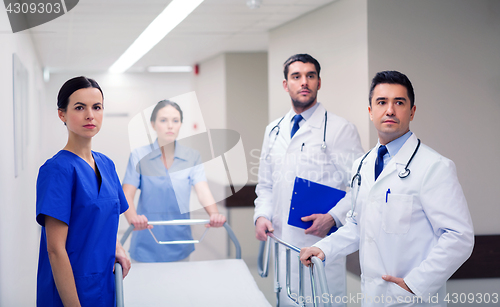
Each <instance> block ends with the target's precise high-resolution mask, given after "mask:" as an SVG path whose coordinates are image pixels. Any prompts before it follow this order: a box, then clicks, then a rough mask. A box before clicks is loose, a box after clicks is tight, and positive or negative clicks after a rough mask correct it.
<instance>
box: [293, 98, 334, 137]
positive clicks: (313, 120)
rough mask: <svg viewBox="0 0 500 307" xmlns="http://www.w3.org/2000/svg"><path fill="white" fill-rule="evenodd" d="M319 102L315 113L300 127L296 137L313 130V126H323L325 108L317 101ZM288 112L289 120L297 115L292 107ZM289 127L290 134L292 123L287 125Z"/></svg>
mask: <svg viewBox="0 0 500 307" xmlns="http://www.w3.org/2000/svg"><path fill="white" fill-rule="evenodd" d="M317 104H318V107H317V108H316V110H315V111H314V113H313V114H312V115H311V117H310V118H309V119H308V120H306V121H305V123H304V124H303V125H302V126H301V127H300V129H299V130H298V131H297V133H296V134H295V136H294V138H295V137H297V136H300V135H302V134H304V133H307V132H308V131H310V130H311V128H322V127H323V121H324V116H325V108H324V107H323V105H321V104H320V103H319V102H317ZM288 113H289V114H288V122H290V121H291V120H292V117H293V116H294V115H295V112H294V111H293V109H291V110H290V112H288ZM287 128H288V135H290V125H287Z"/></svg>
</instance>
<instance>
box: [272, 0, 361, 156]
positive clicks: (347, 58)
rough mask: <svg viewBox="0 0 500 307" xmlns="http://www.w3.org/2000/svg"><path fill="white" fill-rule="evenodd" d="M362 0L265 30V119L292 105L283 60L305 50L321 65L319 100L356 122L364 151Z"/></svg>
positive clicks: (351, 0)
mask: <svg viewBox="0 0 500 307" xmlns="http://www.w3.org/2000/svg"><path fill="white" fill-rule="evenodd" d="M367 46H368V42H367V16H366V0H349V1H346V0H340V1H336V2H334V3H332V4H329V5H326V6H324V7H322V8H320V9H318V10H316V11H313V12H311V13H309V14H307V15H305V16H302V17H300V18H297V19H296V20H293V21H291V22H289V23H287V24H285V25H282V26H280V27H278V28H276V29H274V30H272V31H270V33H269V50H268V54H269V121H272V120H274V119H276V118H281V117H282V116H283V115H284V114H285V113H286V112H288V111H289V110H290V108H291V102H290V96H289V95H288V93H287V92H285V91H284V89H283V86H282V81H283V78H284V76H283V63H284V62H285V61H286V59H288V57H290V56H291V55H293V54H296V53H309V54H310V55H311V56H313V57H314V58H316V59H317V60H318V61H319V63H320V65H321V73H320V77H321V89H320V90H319V92H318V101H319V102H321V103H322V104H323V105H324V106H325V107H326V109H327V110H328V111H330V112H332V113H335V114H337V115H339V116H342V117H344V118H346V119H347V120H349V121H350V122H352V123H354V124H355V125H356V127H357V128H358V131H359V134H360V136H361V142H362V145H363V147H364V148H365V149H368V139H369V121H368V112H367V103H368V98H367V97H368V82H369V80H368V54H367Z"/></svg>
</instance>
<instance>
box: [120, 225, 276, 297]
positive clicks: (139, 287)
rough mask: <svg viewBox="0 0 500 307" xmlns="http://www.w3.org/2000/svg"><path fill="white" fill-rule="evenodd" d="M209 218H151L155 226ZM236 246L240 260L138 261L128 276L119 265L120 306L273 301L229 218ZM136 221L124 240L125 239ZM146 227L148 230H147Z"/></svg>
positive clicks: (129, 229)
mask: <svg viewBox="0 0 500 307" xmlns="http://www.w3.org/2000/svg"><path fill="white" fill-rule="evenodd" d="M208 223H210V221H209V220H204V219H191V220H172V221H158V222H149V223H148V224H150V225H155V226H163V225H204V224H208ZM224 228H225V229H226V231H227V233H228V235H229V238H230V239H231V241H232V242H233V243H234V246H235V249H236V257H235V258H236V259H223V260H211V261H193V262H156V263H134V264H133V265H132V268H131V270H130V271H129V273H128V275H127V277H126V278H125V279H122V268H121V266H120V264H118V263H117V264H116V265H115V282H116V301H117V307H122V306H127V307H135V306H141V307H148V306H154V307H157V306H196V307H198V306H228V307H234V306H242V307H244V306H252V307H255V306H269V307H270V306H271V305H270V304H269V302H268V301H267V300H266V298H265V297H264V294H263V293H262V292H261V291H260V290H259V288H258V287H257V284H256V282H255V280H254V279H253V277H252V275H251V273H250V271H249V270H248V267H247V265H246V264H245V262H244V261H243V260H242V259H241V247H240V244H239V242H238V239H237V238H236V236H235V234H234V232H233V231H232V229H231V227H230V226H229V225H228V224H227V223H225V224H224ZM132 230H133V225H131V226H130V227H129V228H128V229H127V231H126V232H125V234H124V235H123V237H122V239H121V240H120V242H121V243H122V245H123V244H124V243H125V241H126V240H127V238H128V237H129V235H130V233H131V232H132ZM208 230H209V228H207V229H206V230H205V232H204V233H203V235H202V236H201V238H200V239H198V240H184V241H167V242H165V241H159V240H158V239H157V238H156V237H154V234H153V233H152V232H151V234H152V235H153V238H154V239H155V240H156V242H157V243H158V244H186V243H200V242H201V241H202V240H203V238H204V236H205V234H206V232H207V231H208ZM142 231H145V230H142Z"/></svg>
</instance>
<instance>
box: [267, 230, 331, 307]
mask: <svg viewBox="0 0 500 307" xmlns="http://www.w3.org/2000/svg"><path fill="white" fill-rule="evenodd" d="M267 235H268V237H267V241H266V242H261V244H260V249H259V256H258V269H259V275H260V276H261V277H263V278H265V277H267V275H268V270H269V255H270V249H271V240H274V241H275V243H274V278H275V285H274V289H275V292H276V306H278V307H279V306H280V298H279V296H280V292H281V285H280V283H279V245H280V244H281V245H283V246H285V248H286V250H285V251H286V271H285V272H286V274H285V276H286V291H287V295H288V297H289V298H290V299H291V300H292V301H294V302H295V304H297V305H301V306H305V301H302V302H300V301H299V300H298V298H300V297H302V298H303V297H304V278H303V277H304V265H303V264H302V263H301V262H300V261H299V294H298V296H295V297H293V295H292V290H291V287H290V278H291V276H290V275H291V260H290V258H291V256H290V254H291V251H294V252H296V253H300V248H298V247H296V246H294V245H292V244H290V243H287V242H285V241H283V240H282V239H280V238H278V237H276V236H275V235H274V234H273V233H270V232H268V233H267ZM311 262H312V264H311V266H310V267H309V276H310V279H311V290H312V297H317V295H316V292H317V291H316V279H317V280H318V283H319V287H320V289H319V290H320V291H321V293H322V295H323V294H325V293H327V294H328V296H329V295H330V294H329V293H330V291H329V290H328V283H327V280H326V275H325V269H324V266H323V262H322V261H321V259H319V258H318V257H314V256H313V257H311ZM314 268H316V271H317V272H316V273H317V276H315V274H314ZM315 277H317V278H315ZM322 297H323V296H322ZM313 301H314V306H317V302H316V300H313ZM323 303H324V306H332V302H328V303H325V302H323Z"/></svg>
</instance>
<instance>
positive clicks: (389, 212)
mask: <svg viewBox="0 0 500 307" xmlns="http://www.w3.org/2000/svg"><path fill="white" fill-rule="evenodd" d="M412 207H413V195H406V194H388V196H387V203H385V204H384V206H383V208H384V210H383V213H382V229H384V231H385V232H386V233H397V234H402V233H407V232H408V230H410V224H411V213H412Z"/></svg>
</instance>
